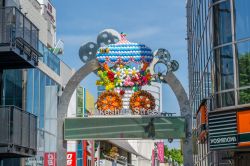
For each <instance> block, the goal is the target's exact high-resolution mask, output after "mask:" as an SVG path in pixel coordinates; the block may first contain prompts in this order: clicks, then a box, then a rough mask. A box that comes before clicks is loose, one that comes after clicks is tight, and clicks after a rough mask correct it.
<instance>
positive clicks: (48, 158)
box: [44, 152, 56, 166]
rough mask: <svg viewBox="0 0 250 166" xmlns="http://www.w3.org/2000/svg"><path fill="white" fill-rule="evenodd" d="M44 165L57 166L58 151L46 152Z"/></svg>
mask: <svg viewBox="0 0 250 166" xmlns="http://www.w3.org/2000/svg"><path fill="white" fill-rule="evenodd" d="M44 166H56V153H53V152H52V153H44Z"/></svg>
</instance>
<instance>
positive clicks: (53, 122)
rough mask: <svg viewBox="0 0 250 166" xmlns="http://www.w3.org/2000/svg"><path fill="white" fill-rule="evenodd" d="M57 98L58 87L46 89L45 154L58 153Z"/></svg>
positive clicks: (47, 87)
mask: <svg viewBox="0 0 250 166" xmlns="http://www.w3.org/2000/svg"><path fill="white" fill-rule="evenodd" d="M57 97H58V96H57V86H46V87H45V111H44V119H45V123H44V130H45V133H44V134H45V136H44V137H45V152H56V137H57V103H58V102H57Z"/></svg>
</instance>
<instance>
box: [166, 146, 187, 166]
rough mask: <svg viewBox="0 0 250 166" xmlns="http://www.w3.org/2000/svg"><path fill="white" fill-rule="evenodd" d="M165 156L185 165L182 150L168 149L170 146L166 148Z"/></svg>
mask: <svg viewBox="0 0 250 166" xmlns="http://www.w3.org/2000/svg"><path fill="white" fill-rule="evenodd" d="M164 155H165V156H166V157H167V158H169V157H170V156H171V158H172V159H173V160H174V161H176V162H177V163H178V164H183V155H182V152H181V150H180V149H168V146H167V145H165V146H164Z"/></svg>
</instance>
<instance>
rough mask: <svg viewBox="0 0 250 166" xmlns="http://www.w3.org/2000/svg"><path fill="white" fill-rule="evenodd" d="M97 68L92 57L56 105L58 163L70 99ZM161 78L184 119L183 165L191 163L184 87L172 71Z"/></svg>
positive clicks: (61, 162)
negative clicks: (172, 93) (173, 96)
mask: <svg viewBox="0 0 250 166" xmlns="http://www.w3.org/2000/svg"><path fill="white" fill-rule="evenodd" d="M98 68H99V64H98V62H97V60H96V59H92V60H91V61H89V62H87V63H86V64H85V65H84V66H82V67H81V68H80V69H79V70H78V71H77V72H76V73H75V74H74V75H73V76H72V77H71V79H70V80H69V82H68V83H67V85H66V87H65V89H64V91H63V94H62V96H61V97H60V100H59V105H58V117H57V118H58V121H57V163H58V165H65V164H66V153H67V143H66V141H64V139H63V128H64V126H63V122H64V118H65V117H66V115H67V111H68V105H69V102H70V99H71V97H72V95H73V93H74V91H75V89H76V88H77V86H78V85H79V84H80V82H81V81H82V80H83V79H84V78H85V77H86V76H87V75H89V74H90V73H91V72H93V71H95V70H96V69H98ZM162 77H163V80H164V81H165V82H166V83H167V84H168V85H169V86H170V87H171V89H172V90H173V92H174V94H175V96H176V98H177V100H178V104H179V106H180V110H181V116H183V117H185V119H186V139H184V145H183V156H184V166H192V165H193V156H192V154H193V151H192V148H193V146H192V112H191V109H190V105H189V100H188V96H187V93H186V92H185V89H184V88H183V86H182V84H181V83H180V81H179V80H178V79H177V77H176V76H175V75H174V74H173V73H172V72H168V73H166V75H163V76H162Z"/></svg>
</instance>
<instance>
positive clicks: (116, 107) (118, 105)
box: [96, 91, 122, 111]
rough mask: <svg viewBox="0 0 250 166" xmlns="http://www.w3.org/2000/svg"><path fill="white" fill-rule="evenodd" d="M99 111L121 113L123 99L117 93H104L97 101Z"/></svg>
mask: <svg viewBox="0 0 250 166" xmlns="http://www.w3.org/2000/svg"><path fill="white" fill-rule="evenodd" d="M96 105H97V109H98V110H99V111H120V110H121V109H122V98H121V97H120V95H119V94H118V93H117V92H114V91H106V92H103V93H102V94H101V95H100V96H99V97H98V99H97V103H96Z"/></svg>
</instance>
